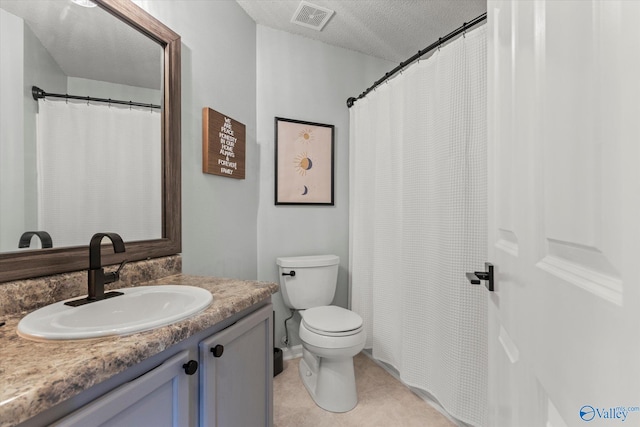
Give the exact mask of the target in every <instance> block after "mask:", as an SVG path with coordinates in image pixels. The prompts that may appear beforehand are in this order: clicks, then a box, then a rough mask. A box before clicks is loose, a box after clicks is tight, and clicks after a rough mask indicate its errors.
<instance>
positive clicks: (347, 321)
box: [303, 305, 362, 333]
mask: <svg viewBox="0 0 640 427" xmlns="http://www.w3.org/2000/svg"><path fill="white" fill-rule="evenodd" d="M303 321H304V323H305V324H306V325H307V326H309V327H310V328H312V329H315V330H317V331H324V332H329V333H339V332H348V331H354V330H356V329H358V328H360V327H362V318H361V317H360V316H358V314H356V313H354V312H353V311H350V310H347V309H345V308H342V307H337V306H335V305H327V306H323V307H313V308H310V309H308V310H306V311H305V312H304V314H303Z"/></svg>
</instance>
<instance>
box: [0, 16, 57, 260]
mask: <svg viewBox="0 0 640 427" xmlns="http://www.w3.org/2000/svg"><path fill="white" fill-rule="evenodd" d="M0 19H2V24H1V25H0V40H2V48H1V49H0V64H1V65H2V66H1V67H0V76H1V79H0V80H1V81H2V84H1V86H0V87H1V88H0V101H1V103H0V120H1V122H0V150H1V152H0V195H1V197H0V211H1V212H2V215H1V216H0V251H3V252H4V251H17V250H18V240H19V238H20V235H21V234H22V233H23V232H24V231H26V230H34V229H36V227H37V219H38V210H37V208H38V205H37V176H36V113H37V107H38V103H37V102H36V101H34V100H33V98H32V96H31V86H33V85H38V86H40V87H42V88H43V89H45V90H47V91H49V92H62V93H64V92H66V90H67V83H66V81H67V77H66V75H65V74H64V73H63V72H62V70H61V69H60V67H59V66H58V64H57V63H56V62H55V61H54V60H53V58H52V57H51V55H49V53H48V52H47V50H46V49H45V48H44V46H43V45H42V43H40V40H38V38H37V37H36V36H35V34H34V33H33V31H31V29H30V28H29V27H28V26H27V25H25V24H24V21H23V19H22V18H19V17H16V16H14V15H12V14H10V13H8V12H6V11H5V10H3V9H0ZM32 244H33V245H32V246H33V247H39V244H40V242H39V240H38V239H33V241H32ZM54 244H55V240H54Z"/></svg>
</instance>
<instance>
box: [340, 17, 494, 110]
mask: <svg viewBox="0 0 640 427" xmlns="http://www.w3.org/2000/svg"><path fill="white" fill-rule="evenodd" d="M485 19H487V12H485V13H483V14H482V15H480V16H478V17H476V18H474V19H473V20H472V21H471V22H465V23H463V24H462V26H460V27H458V28H456V29H455V30H453V31H452V32H450V33H449V34H447V35H446V36H444V37H440V38H438V41H437V42H434V43H431V44H430V45H429V46H427V47H425V48H424V49H422V50H419V51H418V53H416V54H415V55H413V56H412V57H411V58H409V59H407V60H406V61H404V62H401V63H400V65H398V66H397V67H396V68H394V69H393V70H391V71H389V72H388V73H385V75H384V76H383V77H382V78H381V79H379V80H377V81H376V82H375V83H374V84H373V85H372V86H371V87H370V88H369V89H367V90H365V91H364V92H362V93H361V94H360V95H358V96H357V97H353V96H352V97H350V98H349V99H347V107H348V108H351V107H353V103H354V102H356V101H357V100H358V99H362V98H364V97H365V96H367V94H368V93H369V92H371V91H372V90H374V89H375V88H377V87H378V86H380V85H381V84H382V83H384V82H386V81H387V80H389V78H391V76H393V75H394V74H396V73H397V72H398V71H402V69H403V68H404V67H406V66H407V65H409V64H411V63H413V62H415V61H417V60H418V59H420V58H421V57H422V56H423V55H426V54H427V53H429V52H431V51H432V50H434V49H437V48H439V47H440V46H442V44H443V43H446V42H448V41H449V40H451V39H452V38H454V37H455V36H457V35H459V34H461V33H464V32H465V31H467V30H468V29H469V28H471V27H474V26H475V25H477V24H479V23H480V22H482V21H484V20H485Z"/></svg>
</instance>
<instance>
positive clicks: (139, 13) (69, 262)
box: [0, 0, 181, 282]
mask: <svg viewBox="0 0 640 427" xmlns="http://www.w3.org/2000/svg"><path fill="white" fill-rule="evenodd" d="M2 3H5V0H3V1H2ZM7 3H10V2H7ZM39 3H42V2H39ZM95 3H96V4H97V5H98V6H99V7H100V8H102V9H103V10H104V11H106V12H108V14H110V15H111V16H110V18H111V19H113V20H118V21H121V22H123V23H125V24H127V25H128V26H130V27H132V28H134V29H135V30H137V31H138V32H140V33H141V34H143V35H144V36H146V37H147V38H148V39H149V40H151V41H152V43H151V44H152V45H153V46H158V45H159V46H161V47H162V50H161V54H162V65H161V73H159V72H155V71H151V72H148V73H144V74H145V75H146V74H149V75H151V76H152V78H151V80H152V81H153V80H154V79H155V80H156V83H155V85H156V86H157V89H153V88H151V89H149V91H150V92H153V91H155V92H156V93H159V94H160V96H161V98H159V99H158V101H159V102H158V103H159V104H161V105H162V109H161V112H158V113H156V114H158V115H159V118H160V123H161V124H160V126H161V129H160V132H158V133H159V135H160V137H159V139H160V141H161V144H158V145H159V146H160V151H161V152H159V153H158V155H157V158H158V159H160V162H161V165H160V166H161V167H160V168H159V171H158V179H157V187H158V192H159V197H158V201H157V205H158V207H159V212H158V213H157V216H158V218H159V219H158V225H157V227H156V229H157V231H156V232H155V234H157V236H156V235H154V234H151V235H148V236H145V237H138V238H136V237H135V236H134V237H132V238H131V239H126V237H125V236H123V237H125V239H126V240H128V241H127V245H126V246H127V257H126V258H127V260H129V261H135V260H141V259H145V258H151V257H158V256H165V255H171V254H176V253H179V252H180V250H181V234H180V203H181V202H180V37H179V36H178V35H177V34H175V33H174V32H173V31H171V30H170V29H169V28H167V27H166V26H164V25H163V24H162V23H160V22H159V21H157V20H156V19H155V18H153V17H151V16H150V15H149V14H147V13H146V12H145V11H143V10H142V9H140V8H139V7H138V6H136V5H135V4H133V3H132V2H129V1H122V0H96V1H95ZM70 5H71V3H68V4H66V6H65V7H67V8H69V7H70ZM71 6H73V7H77V6H76V5H71ZM67 10H69V9H67ZM99 12H101V13H103V11H99ZM60 13H61V12H59V14H60ZM3 24H4V21H3ZM3 27H4V25H3ZM34 32H35V31H34ZM118 32H119V33H124V31H123V30H119V31H118ZM102 33H103V34H104V31H102ZM74 37H79V38H81V37H85V36H83V35H82V34H76V35H75V36H74ZM85 38H89V36H86V37H85ZM14 41H15V40H14ZM147 42H148V41H147ZM4 43H5V41H3V49H4V47H5V46H4ZM154 43H155V45H154ZM43 44H45V43H43ZM116 46H117V50H118V51H119V52H127V51H128V50H130V48H129V47H128V46H127V45H116ZM156 49H157V47H156ZM97 50H98V51H100V49H97ZM152 50H153V48H152ZM25 55H26V54H25ZM80 62H82V61H80ZM84 62H87V61H84ZM89 62H91V61H89ZM149 62H150V63H153V60H150V61H149ZM95 68H96V69H97V70H98V71H100V70H102V71H104V70H105V68H107V67H105V66H99V67H95ZM119 68H122V67H119ZM130 68H131V69H132V70H133V71H134V72H133V74H132V76H131V77H130V78H135V77H140V76H139V75H140V74H143V73H142V72H140V69H139V68H138V66H136V67H130ZM2 71H3V74H5V76H6V75H7V73H6V72H5V65H4V64H3V70H2ZM154 74H155V77H154ZM5 76H3V79H4V78H5ZM108 78H110V77H104V76H103V77H99V78H98V77H94V78H92V79H93V80H103V81H106V80H107V79H108ZM121 78H122V77H121ZM83 79H84V80H83ZM86 79H87V78H79V79H77V80H81V82H80V83H85V84H86V81H85V80H86ZM157 80H160V81H161V85H158V84H157ZM76 83H77V82H76ZM145 84H146V83H140V82H138V83H135V84H133V83H132V84H127V85H126V86H137V87H144V86H143V85H145ZM153 84H154V83H153V82H152V83H151V84H147V85H153ZM3 87H4V86H3ZM74 87H81V85H78V84H76V85H75V86H74ZM111 88H113V86H112V87H111ZM41 89H43V90H44V91H46V92H55V90H51V89H49V88H47V87H41ZM142 92H143V91H138V93H142ZM69 93H70V94H72V93H71V90H69ZM73 95H76V94H73ZM92 96H94V97H95V95H92ZM116 96H117V95H116ZM116 96H114V95H113V92H112V91H110V92H109V95H107V96H104V95H102V97H104V98H113V99H116ZM122 96H124V97H125V99H127V100H128V99H129V95H128V94H125V95H122ZM131 96H132V97H133V95H131ZM147 100H149V101H150V102H149V103H154V102H153V99H148V98H147V99H144V100H143V101H147ZM135 101H138V100H137V99H136V100H135ZM32 102H34V103H35V101H32ZM39 102H42V101H39ZM45 102H47V103H48V102H49V101H45ZM63 102H64V101H63ZM92 102H93V101H92ZM150 112H151V111H150ZM3 114H4V110H3ZM24 132H25V134H26V133H28V132H30V131H29V130H28V129H27V128H26V127H25V130H24ZM3 139H4V135H3ZM3 144H4V142H3ZM22 149H24V148H22ZM24 163H25V165H27V164H28V159H27V158H26V157H25V162H24ZM25 167H26V166H25ZM114 167H115V166H114ZM5 169H6V168H5ZM3 173H4V172H3ZM114 173H117V168H116V169H115V170H114ZM0 179H5V176H0ZM0 184H2V183H0ZM2 185H4V184H2ZM2 188H4V187H2ZM102 191H103V190H99V191H98V192H102ZM105 191H106V190H105ZM29 197H32V196H30V195H29V194H28V193H27V192H26V191H25V192H24V198H25V199H28V198H29ZM3 203H4V202H3ZM104 203H108V202H107V201H105V202H104ZM25 205H26V203H25ZM18 211H19V210H18ZM10 214H11V211H8V210H7V209H5V205H4V204H3V205H2V216H3V217H4V216H5V215H10ZM33 215H34V214H33V213H32V212H30V211H27V210H25V211H24V212H23V216H24V217H27V216H33ZM72 222H73V221H72ZM109 228H110V229H109V230H106V229H96V230H91V233H93V232H98V231H115V232H118V230H117V229H112V227H109ZM22 231H35V230H22ZM52 237H53V236H52ZM0 238H1V236H0ZM34 240H36V238H34ZM132 240H133V241H132ZM70 244H72V245H74V246H71V247H66V248H65V247H56V238H55V237H53V248H51V249H38V250H27V251H24V250H23V251H16V252H2V253H0V282H4V281H9V280H16V279H21V278H29V277H37V276H43V275H49V274H55V273H62V272H69V271H76V270H82V269H86V268H88V247H87V246H85V245H87V244H88V239H87V240H86V242H83V243H81V244H80V243H76V242H74V243H70ZM75 245H81V246H75ZM16 246H17V242H16ZM104 258H105V263H109V262H115V257H114V258H113V260H114V261H111V260H110V258H112V255H107V254H105V256H104Z"/></svg>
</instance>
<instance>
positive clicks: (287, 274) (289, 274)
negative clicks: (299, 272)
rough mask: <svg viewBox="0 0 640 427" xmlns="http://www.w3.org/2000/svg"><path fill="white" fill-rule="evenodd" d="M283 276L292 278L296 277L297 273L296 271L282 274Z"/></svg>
mask: <svg viewBox="0 0 640 427" xmlns="http://www.w3.org/2000/svg"><path fill="white" fill-rule="evenodd" d="M282 275H283V276H291V277H296V272H295V271H294V270H291V271H290V272H288V273H282Z"/></svg>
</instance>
